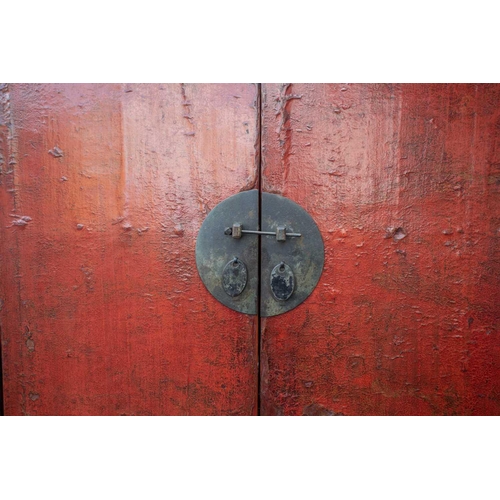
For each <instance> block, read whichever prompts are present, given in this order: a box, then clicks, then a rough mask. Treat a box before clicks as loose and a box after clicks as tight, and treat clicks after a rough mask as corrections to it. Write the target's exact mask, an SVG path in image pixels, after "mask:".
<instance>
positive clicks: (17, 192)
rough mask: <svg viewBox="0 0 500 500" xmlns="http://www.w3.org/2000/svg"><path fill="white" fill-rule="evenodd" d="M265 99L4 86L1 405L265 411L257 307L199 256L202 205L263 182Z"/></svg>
mask: <svg viewBox="0 0 500 500" xmlns="http://www.w3.org/2000/svg"><path fill="white" fill-rule="evenodd" d="M256 98H257V87H256V86H254V85H179V84H176V85H8V86H4V87H2V91H1V99H2V109H1V111H2V115H1V122H0V133H1V141H2V142H1V145H0V146H1V150H0V151H1V154H2V161H3V163H2V165H1V167H2V175H1V178H0V181H1V191H0V196H1V205H0V206H1V208H0V210H1V234H2V236H1V243H0V245H1V264H0V265H1V273H2V280H1V281H2V282H1V292H0V299H1V302H0V304H1V306H2V311H1V313H0V314H1V327H2V347H3V349H2V350H3V356H4V359H3V365H4V366H3V368H4V389H5V394H4V395H5V412H6V414H9V415H14V414H29V415H41V414H80V415H81V414H83V415H86V414H93V415H101V414H127V415H128V414H136V415H140V414H155V415H163V414H177V415H185V414H190V415H193V414H255V413H256V412H257V385H258V384H257V377H258V372H257V363H258V359H257V331H256V325H257V318H255V317H251V316H245V315H241V314H238V313H237V312H235V311H231V310H229V309H227V308H225V307H224V306H222V305H221V304H219V303H218V302H217V301H215V300H214V299H213V298H212V297H211V296H210V295H209V294H208V292H207V291H206V289H205V288H204V286H203V284H202V283H201V281H200V279H199V277H198V273H197V271H196V265H195V261H194V246H195V240H196V235H197V233H198V230H199V228H200V226H201V223H202V222H203V220H204V217H205V216H206V214H207V213H208V211H209V210H210V209H211V208H212V207H214V206H215V205H216V204H217V203H219V202H220V201H222V200H223V199H224V198H226V197H228V196H230V195H232V194H234V193H236V192H238V191H240V190H243V189H250V188H252V187H254V186H255V183H256V179H257V178H258V172H257V167H258V153H259V152H258V150H257V151H256V143H257V142H258V127H257V124H258V109H257V106H256ZM23 217H24V218H23Z"/></svg>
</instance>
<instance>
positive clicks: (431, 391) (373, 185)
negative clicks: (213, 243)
mask: <svg viewBox="0 0 500 500" xmlns="http://www.w3.org/2000/svg"><path fill="white" fill-rule="evenodd" d="M262 97H263V125H264V126H263V130H262V134H263V136H262V140H263V142H262V145H263V156H262V161H263V173H262V175H263V179H262V180H263V189H264V190H265V191H268V192H273V193H279V194H282V195H284V196H287V197H289V198H291V199H292V200H294V201H296V202H297V203H299V204H301V205H302V206H303V207H304V208H305V209H306V210H308V211H309V213H310V214H311V215H312V216H313V217H314V219H315V220H316V222H317V224H318V225H319V227H320V229H321V231H322V233H323V236H324V241H325V247H326V261H325V270H324V274H323V276H322V279H321V280H320V283H319V285H318V287H317V288H316V290H315V291H314V292H313V294H312V296H311V297H310V298H309V299H308V300H307V301H306V302H305V303H304V304H303V305H302V306H300V307H298V308H296V309H294V310H293V311H291V312H289V313H287V314H286V315H284V316H278V317H273V318H268V319H263V320H262V393H261V410H262V413H263V414H268V415H276V414H278V415H281V414H286V415H322V414H324V415H332V414H334V415H339V414H344V415H366V414H375V415H379V414H390V415H399V414H418V415H427V414H437V415H452V414H465V415H467V414H497V415H498V414H499V413H500V340H499V335H500V333H499V331H498V327H499V316H500V314H499V309H500V307H499V303H500V279H499V278H500V276H499V275H500V255H499V248H500V246H499V241H498V240H499V236H500V199H499V187H500V141H499V137H500V106H499V103H500V86H499V85H264V86H263V96H262Z"/></svg>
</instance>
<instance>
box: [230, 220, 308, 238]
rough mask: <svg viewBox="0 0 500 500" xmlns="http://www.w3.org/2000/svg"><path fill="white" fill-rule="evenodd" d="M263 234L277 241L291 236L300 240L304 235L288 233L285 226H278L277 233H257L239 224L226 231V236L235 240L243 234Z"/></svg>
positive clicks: (236, 223)
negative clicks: (274, 237) (273, 237)
mask: <svg viewBox="0 0 500 500" xmlns="http://www.w3.org/2000/svg"><path fill="white" fill-rule="evenodd" d="M245 233H246V234H262V235H265V236H267V235H269V236H276V240H277V241H286V237H287V236H289V237H291V238H300V237H301V236H302V234H300V233H287V232H286V227H285V226H278V227H277V228H276V232H274V233H273V232H272V231H255V230H251V229H243V226H242V225H241V224H240V223H239V222H235V223H234V224H233V227H227V228H226V229H225V231H224V234H226V235H230V236H232V237H233V238H236V239H239V238H241V236H242V235H243V234H245Z"/></svg>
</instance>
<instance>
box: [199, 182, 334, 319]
mask: <svg viewBox="0 0 500 500" xmlns="http://www.w3.org/2000/svg"><path fill="white" fill-rule="evenodd" d="M258 210H259V192H258V191H257V190H252V191H245V192H242V193H239V194H236V195H234V196H231V197H230V198H228V199H226V200H224V201H223V202H221V203H219V205H217V206H216V207H215V208H214V209H213V210H212V211H211V212H210V213H209V214H208V216H207V218H206V219H205V221H204V222H203V225H202V226H201V229H200V232H199V234H198V238H197V241H196V264H197V266H198V272H199V274H200V276H201V279H202V281H203V283H204V284H205V286H206V287H207V289H208V291H209V292H210V293H211V294H212V295H213V296H214V297H215V298H216V299H217V300H219V301H220V302H222V303H223V304H224V305H226V306H228V307H230V308H231V309H234V310H235V311H240V312H243V313H246V314H257V311H258V299H259V297H258V286H259V276H258V269H259V255H260V267H261V274H260V286H261V289H260V314H261V316H263V317H269V316H276V315H278V314H283V313H285V312H287V311H290V310H291V309H293V308H294V307H297V306H298V305H299V304H301V303H302V302H303V301H304V300H305V299H306V298H307V297H308V296H309V295H310V294H311V292H312V291H313V290H314V287H315V286H316V284H317V283H318V280H319V278H320V276H321V272H322V271H323V263H324V246H323V239H322V238H321V234H320V232H319V229H318V227H317V226H316V223H315V222H314V220H313V219H312V217H311V216H310V215H309V214H308V213H307V212H306V211H305V210H304V209H303V208H302V207H301V206H299V205H297V204H296V203H294V202H293V201H291V200H289V199H287V198H284V197H283V196H279V195H276V194H269V193H262V198H261V210H262V215H261V219H262V226H263V228H262V231H261V230H260V228H259V214H258ZM259 244H260V253H259Z"/></svg>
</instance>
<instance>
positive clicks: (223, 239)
mask: <svg viewBox="0 0 500 500" xmlns="http://www.w3.org/2000/svg"><path fill="white" fill-rule="evenodd" d="M258 211H259V192H258V191H257V190H255V189H254V190H251V191H244V192H241V193H238V194H236V195H234V196H231V197H229V198H227V199H226V200H224V201H222V202H221V203H219V204H218V205H217V206H216V207H215V208H214V209H213V210H212V211H211V212H210V213H209V214H208V216H207V218H206V219H205V221H204V222H203V224H202V226H201V229H200V231H199V233H198V237H197V239H196V265H197V267H198V272H199V274H200V277H201V279H202V281H203V283H204V284H205V286H206V287H207V289H208V291H209V292H210V293H211V294H212V295H213V296H214V297H215V298H216V299H217V300H218V301H220V302H222V303H223V304H224V305H226V306H227V307H230V308H231V309H234V310H235V311H239V312H242V313H245V314H257V287H258V283H259V276H258V269H259V264H258V254H259V237H258V236H256V235H245V237H243V238H240V239H236V238H232V237H231V236H228V235H227V234H224V232H225V229H226V228H228V227H232V225H233V224H234V223H239V224H241V225H242V226H243V227H246V228H251V229H258V226H259V214H258ZM234 258H236V259H238V262H239V263H241V264H238V265H237V267H235V268H234V269H235V270H238V271H239V272H238V277H235V276H234V274H235V273H233V272H232V269H233V267H232V262H233V261H234ZM229 263H230V264H229ZM226 266H230V267H226ZM245 270H246V275H245ZM243 277H244V278H245V286H242V285H243V281H242V280H241V279H242V278H243ZM235 278H237V279H235ZM238 292H239V293H238ZM232 295H233V296H232Z"/></svg>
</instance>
